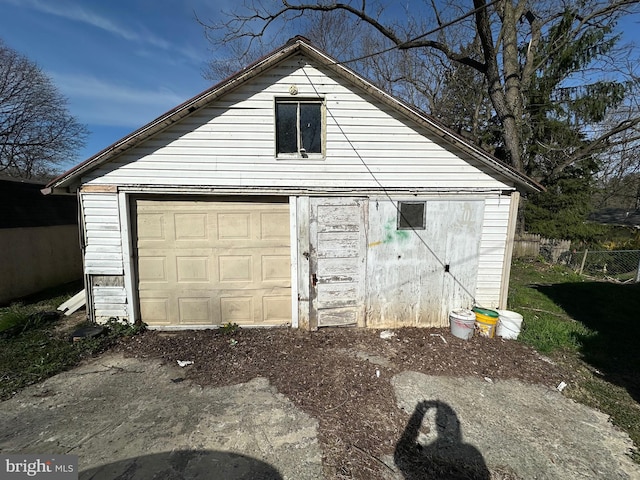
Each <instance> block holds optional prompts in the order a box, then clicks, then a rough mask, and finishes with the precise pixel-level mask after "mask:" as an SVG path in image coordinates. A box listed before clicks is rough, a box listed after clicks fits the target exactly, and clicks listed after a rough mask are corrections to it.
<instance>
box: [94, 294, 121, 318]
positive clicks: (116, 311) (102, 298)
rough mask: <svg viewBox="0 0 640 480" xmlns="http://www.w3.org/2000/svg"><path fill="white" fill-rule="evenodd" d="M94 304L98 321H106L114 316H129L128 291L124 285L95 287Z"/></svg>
mask: <svg viewBox="0 0 640 480" xmlns="http://www.w3.org/2000/svg"><path fill="white" fill-rule="evenodd" d="M93 304H94V308H95V316H96V318H95V319H96V321H98V322H104V321H106V320H109V319H110V318H112V317H114V318H117V319H119V320H123V319H126V318H128V312H127V293H126V291H125V288H124V287H102V286H94V287H93Z"/></svg>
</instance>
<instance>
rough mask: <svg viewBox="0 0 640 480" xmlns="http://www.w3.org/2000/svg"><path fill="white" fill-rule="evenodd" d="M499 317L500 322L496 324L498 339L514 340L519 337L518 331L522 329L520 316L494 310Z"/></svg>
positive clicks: (515, 313)
mask: <svg viewBox="0 0 640 480" xmlns="http://www.w3.org/2000/svg"><path fill="white" fill-rule="evenodd" d="M496 311H497V312H498V315H500V322H498V329H497V331H496V334H497V335H498V336H499V337H502V338H507V339H510V340H515V339H516V338H518V335H520V329H521V328H522V315H520V314H519V313H518V312H512V311H510V310H496Z"/></svg>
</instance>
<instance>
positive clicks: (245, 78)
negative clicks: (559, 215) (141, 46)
mask: <svg viewBox="0 0 640 480" xmlns="http://www.w3.org/2000/svg"><path fill="white" fill-rule="evenodd" d="M540 189H541V187H540V186H539V185H537V184H536V183H535V182H533V181H532V180H531V179H529V178H527V177H526V176H524V175H522V174H520V173H518V172H517V171H515V170H513V169H512V168H510V167H509V166H507V165H505V164H503V163H501V162H500V161H498V160H497V159H495V158H494V157H492V156H490V155H488V154H486V153H485V152H483V151H482V150H480V149H479V148H477V147H475V146H473V145H471V144H469V143H468V142H466V141H465V140H463V139H462V138H460V137H458V136H456V135H455V134H453V133H452V132H450V131H448V130H447V129H446V128H444V127H442V126H441V125H439V124H438V123H436V122H435V121H434V120H433V119H431V118H429V117H428V116H426V115H425V114H423V113H421V112H420V111H418V110H416V109H415V108H413V107H411V106H408V105H406V104H404V103H402V102H401V101H399V100H397V99H395V98H393V97H391V96H390V95H388V94H386V93H385V92H383V91H381V90H380V89H378V88H377V87H375V86H373V85H372V84H371V83H370V82H368V81H367V80H365V79H363V78H362V77H360V76H358V75H357V74H355V73H354V72H352V71H351V70H349V69H347V68H345V67H344V66H341V65H338V64H337V63H336V62H335V60H333V59H332V58H330V57H329V56H327V55H326V54H325V53H323V52H322V51H320V50H318V49H317V48H315V47H313V46H312V45H311V44H310V43H309V42H308V41H307V40H305V39H304V38H301V37H296V38H295V39H293V40H292V41H290V42H289V43H288V44H287V45H285V46H283V47H282V48H280V49H278V50H276V51H274V52H273V53H271V54H270V55H268V56H266V57H264V58H262V59H261V60H259V61H257V62H255V63H254V64H252V65H250V66H249V67H247V68H246V69H244V70H242V71H241V72H239V73H238V74H236V75H234V76H233V77H231V78H229V79H227V80H225V81H223V82H221V83H220V84H218V85H216V86H214V87H212V88H211V89H209V90H206V91H205V92H203V93H202V94H200V95H198V96H196V97H194V98H192V99H191V100H188V101H187V102H185V103H183V104H182V105H180V106H178V107H176V108H174V109H173V110H171V111H169V112H167V113H166V114H164V115H162V116H160V117H159V118H157V119H155V120H153V121H152V122H151V123H149V124H148V125H146V126H144V127H142V128H141V129H139V130H137V131H135V132H133V133H131V134H130V135H128V136H126V137H125V138H123V139H122V140H120V141H118V142H117V143H115V144H114V145H112V146H111V147H109V148H107V149H105V150H103V151H102V152H99V153H98V154H96V155H95V156H93V157H91V158H89V159H88V160H87V161H85V162H83V163H82V164H80V165H78V166H76V167H75V168H73V169H71V170H70V171H68V172H66V173H64V174H62V175H61V176H60V177H58V178H57V179H55V180H54V181H52V182H51V183H50V184H49V186H48V191H49V192H51V193H58V192H63V193H70V192H77V195H78V198H79V201H80V207H81V219H82V238H83V245H82V248H83V251H84V273H85V281H86V292H87V305H88V311H89V315H90V317H91V318H92V319H94V320H96V321H104V320H106V319H109V318H112V317H115V318H118V319H121V320H128V321H130V322H133V321H143V322H145V323H147V324H148V325H149V326H150V327H158V328H203V327H211V326H217V325H222V324H225V323H228V322H231V323H237V324H239V325H243V326H275V325H291V326H293V327H301V328H311V329H313V328H317V327H323V326H335V325H356V326H367V327H385V328H388V327H398V326H445V325H447V324H448V312H449V311H450V310H452V309H454V308H460V307H471V306H472V305H474V304H477V305H481V306H484V307H505V304H506V297H507V289H508V281H509V266H510V261H511V247H512V241H513V235H514V231H515V220H516V212H517V207H518V201H519V194H520V192H529V191H539V190H540Z"/></svg>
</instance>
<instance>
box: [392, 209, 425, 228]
mask: <svg viewBox="0 0 640 480" xmlns="http://www.w3.org/2000/svg"><path fill="white" fill-rule="evenodd" d="M424 207H425V203H424V202H398V230H424V229H425V208H424Z"/></svg>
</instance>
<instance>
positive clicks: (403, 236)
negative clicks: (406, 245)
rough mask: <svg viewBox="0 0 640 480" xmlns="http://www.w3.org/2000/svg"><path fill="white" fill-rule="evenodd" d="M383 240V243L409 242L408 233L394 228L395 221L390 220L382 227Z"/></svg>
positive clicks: (393, 219)
mask: <svg viewBox="0 0 640 480" xmlns="http://www.w3.org/2000/svg"><path fill="white" fill-rule="evenodd" d="M384 231H385V235H384V240H383V243H393V242H400V243H402V242H406V241H407V240H409V232H408V231H407V230H398V229H397V226H396V219H395V218H392V219H391V220H389V221H388V222H387V223H386V224H385V226H384Z"/></svg>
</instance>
